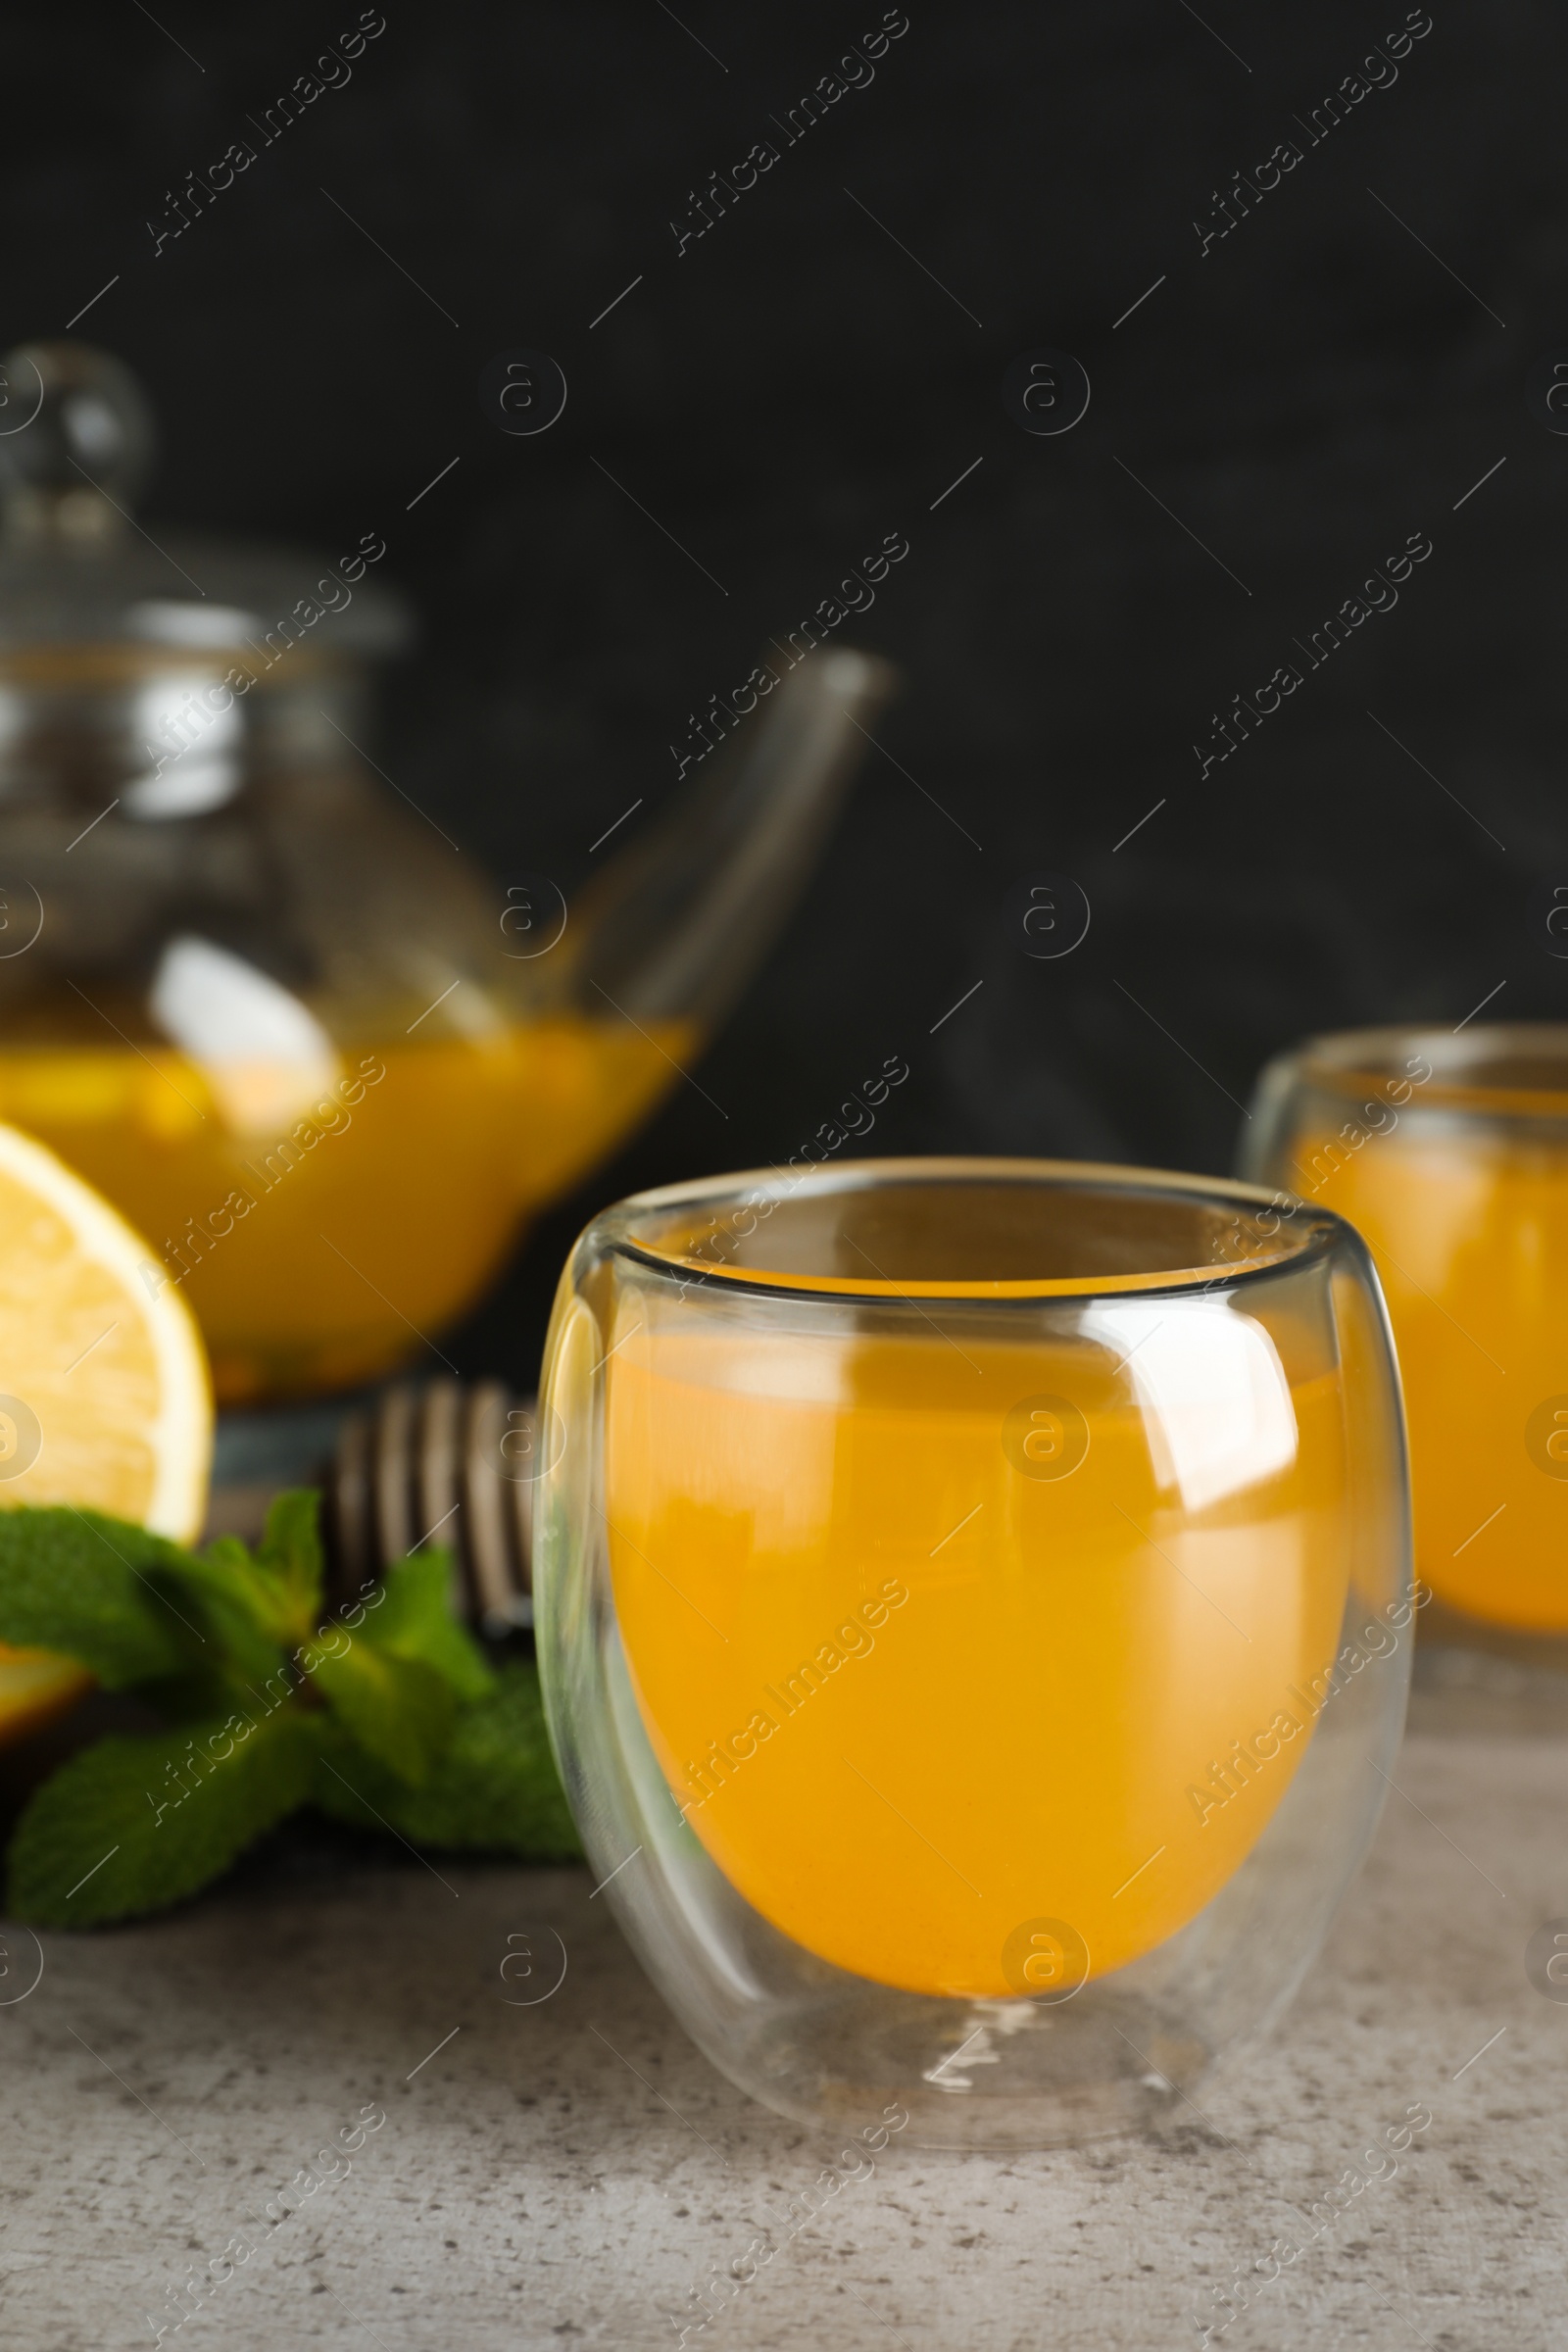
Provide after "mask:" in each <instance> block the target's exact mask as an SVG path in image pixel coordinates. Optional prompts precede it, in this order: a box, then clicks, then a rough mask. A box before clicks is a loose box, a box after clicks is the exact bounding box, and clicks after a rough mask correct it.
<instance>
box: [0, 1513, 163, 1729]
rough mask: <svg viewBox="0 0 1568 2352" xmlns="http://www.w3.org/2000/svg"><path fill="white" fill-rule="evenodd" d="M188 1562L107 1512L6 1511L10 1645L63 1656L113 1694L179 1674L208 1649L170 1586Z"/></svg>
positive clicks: (1, 1564)
mask: <svg viewBox="0 0 1568 2352" xmlns="http://www.w3.org/2000/svg"><path fill="white" fill-rule="evenodd" d="M185 1558H186V1555H185V1554H184V1553H183V1552H181V1551H180V1550H179V1549H178V1547H177V1546H176V1545H175V1544H170V1543H167V1542H166V1541H165V1539H164V1538H163V1537H162V1536H151V1535H149V1534H148V1533H147V1531H146V1529H145V1528H140V1527H132V1526H131V1525H129V1523H128V1522H126V1521H124V1520H121V1519H110V1518H107V1517H105V1516H104V1515H103V1514H102V1513H101V1512H98V1511H74V1510H71V1509H69V1508H64V1507H62V1508H54V1507H51V1508H47V1509H32V1508H26V1507H24V1508H22V1509H18V1510H0V1642H15V1643H16V1644H17V1646H18V1647H19V1648H23V1649H53V1650H59V1651H61V1652H62V1653H63V1654H64V1655H65V1656H66V1657H68V1658H75V1659H77V1660H79V1662H80V1663H81V1664H82V1665H83V1666H85V1667H87V1668H89V1669H90V1671H91V1672H92V1673H93V1674H95V1675H96V1676H97V1677H98V1680H99V1681H100V1682H101V1683H103V1684H104V1685H105V1687H106V1688H107V1689H109V1690H111V1691H121V1690H123V1689H124V1688H125V1686H126V1685H127V1684H128V1683H139V1682H145V1681H148V1680H150V1679H151V1678H153V1677H155V1676H161V1675H172V1674H176V1673H178V1672H179V1671H180V1670H181V1669H182V1668H185V1667H187V1666H188V1665H189V1664H190V1662H191V1660H192V1657H193V1655H194V1656H200V1654H201V1649H202V1646H203V1636H202V1629H201V1627H199V1626H198V1625H197V1624H196V1623H195V1622H194V1620H193V1619H192V1617H191V1613H190V1611H189V1609H188V1608H187V1609H185V1611H184V1612H183V1613H182V1612H181V1609H180V1606H179V1602H178V1596H177V1595H176V1594H172V1593H169V1592H168V1590H167V1587H166V1585H165V1582H164V1580H165V1577H166V1576H167V1573H168V1571H169V1570H170V1569H172V1568H178V1567H180V1566H182V1565H183V1564H184V1561H185Z"/></svg>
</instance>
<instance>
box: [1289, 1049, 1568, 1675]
mask: <svg viewBox="0 0 1568 2352" xmlns="http://www.w3.org/2000/svg"><path fill="white" fill-rule="evenodd" d="M1245 1151H1246V1165H1247V1169H1248V1172H1249V1173H1250V1174H1254V1175H1255V1176H1256V1177H1257V1178H1258V1180H1259V1181H1260V1182H1265V1183H1270V1184H1273V1185H1275V1186H1277V1187H1278V1188H1280V1189H1279V1206H1280V1209H1281V1210H1282V1211H1283V1212H1285V1213H1287V1214H1288V1213H1289V1211H1290V1203H1291V1201H1301V1202H1303V1203H1306V1204H1308V1206H1309V1207H1310V1208H1313V1209H1315V1208H1317V1207H1320V1206H1321V1207H1327V1208H1332V1209H1334V1210H1336V1211H1337V1212H1338V1214H1339V1215H1340V1216H1342V1217H1347V1218H1348V1219H1349V1221H1350V1222H1351V1223H1352V1224H1353V1225H1354V1226H1355V1227H1356V1229H1357V1231H1358V1232H1359V1233H1360V1234H1361V1235H1362V1236H1363V1238H1364V1239H1365V1241H1366V1242H1367V1244H1368V1245H1369V1247H1370V1249H1371V1251H1372V1254H1373V1258H1374V1261H1375V1263H1376V1265H1377V1270H1378V1273H1379V1275H1380V1276H1381V1278H1382V1283H1383V1288H1384V1291H1385V1293H1386V1295H1387V1298H1388V1303H1389V1314H1390V1318H1391V1320H1392V1322H1393V1325H1394V1336H1395V1340H1396V1342H1397V1348H1398V1353H1399V1364H1400V1371H1401V1374H1402V1377H1403V1383H1404V1400H1405V1409H1406V1412H1407V1415H1408V1418H1409V1430H1410V1472H1411V1485H1412V1491H1413V1495H1414V1506H1415V1565H1416V1571H1417V1574H1418V1576H1419V1577H1420V1578H1421V1580H1422V1582H1423V1584H1424V1585H1427V1586H1430V1588H1431V1590H1432V1592H1433V1593H1435V1594H1436V1595H1437V1598H1438V1600H1439V1601H1440V1602H1441V1603H1442V1604H1443V1605H1444V1607H1445V1608H1446V1609H1447V1610H1452V1611H1456V1612H1459V1613H1460V1615H1461V1616H1462V1617H1463V1618H1465V1619H1468V1620H1469V1621H1470V1624H1471V1630H1472V1632H1474V1633H1475V1634H1477V1635H1478V1636H1481V1638H1482V1639H1486V1638H1487V1635H1486V1633H1485V1631H1484V1629H1494V1630H1495V1629H1503V1628H1506V1629H1510V1630H1511V1633H1512V1635H1513V1637H1514V1638H1515V1639H1518V1638H1521V1637H1522V1638H1523V1639H1524V1640H1525V1641H1526V1642H1528V1643H1530V1644H1531V1645H1533V1646H1537V1647H1539V1648H1540V1650H1541V1654H1542V1655H1543V1656H1544V1655H1547V1654H1549V1652H1548V1650H1547V1648H1546V1644H1545V1642H1544V1641H1543V1640H1542V1638H1543V1637H1557V1638H1561V1637H1564V1636H1568V1026H1557V1025H1554V1024H1549V1023H1544V1022H1543V1023H1533V1022H1532V1023H1515V1024H1511V1025H1506V1026H1505V1025H1500V1024H1499V1025H1497V1026H1495V1027H1475V1028H1471V1027H1461V1028H1460V1029H1459V1031H1458V1032H1457V1033H1455V1032H1453V1031H1450V1030H1438V1031H1427V1030H1409V1031H1406V1030H1402V1029H1365V1030H1355V1031H1349V1032H1346V1033H1345V1034H1342V1035H1339V1036H1334V1037H1319V1038H1313V1039H1311V1040H1309V1041H1308V1043H1307V1044H1305V1045H1304V1046H1302V1047H1300V1048H1299V1050H1298V1051H1297V1052H1295V1053H1293V1054H1285V1055H1283V1056H1282V1057H1281V1058H1280V1059H1278V1060H1276V1061H1273V1062H1271V1063H1270V1064H1269V1066H1268V1068H1267V1069H1266V1070H1265V1071H1264V1073H1263V1075H1262V1078H1261V1080H1260V1081H1259V1086H1258V1092H1257V1097H1256V1099H1255V1101H1254V1104H1253V1109H1252V1115H1251V1118H1250V1124H1249V1130H1248V1135H1247V1141H1246V1147H1245ZM1449 1630H1450V1631H1462V1630H1463V1629H1462V1628H1461V1627H1458V1626H1457V1625H1455V1624H1453V1623H1452V1622H1451V1621H1450V1626H1449ZM1503 1639H1504V1640H1506V1639H1507V1637H1506V1636H1504V1637H1503Z"/></svg>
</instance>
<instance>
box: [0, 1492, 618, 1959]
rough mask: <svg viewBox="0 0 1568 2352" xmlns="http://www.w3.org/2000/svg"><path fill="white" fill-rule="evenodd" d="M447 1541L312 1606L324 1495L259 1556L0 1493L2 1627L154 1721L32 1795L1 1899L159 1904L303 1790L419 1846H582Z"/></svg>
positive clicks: (213, 1870)
mask: <svg viewBox="0 0 1568 2352" xmlns="http://www.w3.org/2000/svg"><path fill="white" fill-rule="evenodd" d="M451 1585H452V1563H451V1560H450V1557H449V1556H448V1555H447V1553H445V1552H444V1551H436V1550H431V1551H424V1552H419V1553H417V1554H415V1555H414V1556H412V1557H411V1558H408V1559H405V1560H400V1561H398V1562H396V1563H395V1564H394V1565H393V1566H392V1567H391V1568H389V1570H388V1571H387V1574H386V1576H385V1578H384V1579H383V1581H382V1583H381V1585H380V1586H378V1587H375V1588H373V1589H367V1591H366V1592H365V1593H362V1595H361V1597H360V1598H359V1599H358V1600H357V1601H355V1602H354V1603H352V1604H351V1605H349V1606H348V1607H347V1608H345V1609H343V1610H341V1611H339V1612H338V1613H337V1615H336V1616H333V1617H323V1610H322V1570H321V1548H320V1538H319V1526H318V1497H317V1496H316V1495H313V1494H310V1493H305V1492H300V1493H294V1494H288V1495H279V1496H278V1498H277V1500H276V1501H275V1502H274V1503H273V1505H272V1508H271V1511H270V1515H269V1518H268V1524H267V1532H266V1534H265V1536H264V1537H263V1540H262V1542H261V1543H260V1544H258V1545H257V1546H256V1548H255V1550H254V1551H252V1550H250V1549H248V1548H247V1546H246V1545H244V1544H240V1543H238V1542H237V1541H236V1540H235V1539H233V1538H232V1537H225V1538H222V1539H221V1540H220V1541H219V1542H217V1543H215V1544H210V1545H209V1546H208V1547H207V1549H206V1550H205V1551H203V1552H195V1551H189V1550H186V1549H184V1548H182V1547H181V1546H180V1545H178V1544H170V1543H168V1542H166V1541H165V1540H164V1539H163V1538H161V1537H157V1536H150V1535H148V1534H147V1533H146V1531H145V1530H144V1529H141V1528H137V1527H134V1526H131V1525H129V1524H128V1523H126V1522H124V1521H121V1520H116V1519H110V1518H106V1517H105V1516H103V1515H102V1514H100V1513H97V1512H90V1511H79V1512H78V1511H74V1510H69V1509H67V1510H62V1509H44V1510H32V1509H21V1510H10V1511H0V1642H14V1643H17V1644H18V1645H20V1646H23V1647H27V1648H39V1649H51V1650H55V1651H58V1652H60V1653H62V1654H63V1655H65V1656H67V1657H71V1658H74V1659H76V1660H78V1661H79V1662H80V1663H81V1664H82V1665H83V1666H85V1667H87V1668H88V1669H89V1671H90V1672H92V1673H93V1674H94V1675H96V1676H97V1678H98V1679H99V1681H100V1682H102V1683H103V1684H104V1685H105V1686H106V1688H108V1689H110V1690H115V1691H124V1690H133V1691H136V1692H137V1693H138V1694H139V1695H140V1696H142V1697H143V1698H145V1699H146V1700H147V1701H148V1702H149V1703H150V1704H151V1705H152V1706H153V1707H154V1708H155V1709H156V1711H157V1712H158V1713H159V1714H160V1715H161V1716H162V1717H163V1719H164V1723H165V1725H166V1727H167V1728H166V1729H164V1730H161V1731H159V1732H157V1733H153V1734H150V1735H148V1736H146V1737H143V1738H138V1739H123V1738H113V1739H107V1740H99V1741H98V1742H97V1744H96V1745H95V1746H93V1747H90V1748H87V1749H85V1750H84V1751H83V1752H82V1753H80V1754H79V1755H76V1756H74V1757H73V1758H72V1759H71V1760H70V1762H69V1763H67V1764H65V1765H63V1766H62V1767H61V1769H60V1770H59V1771H58V1772H56V1773H55V1774H54V1775H53V1777H52V1778H51V1779H50V1780H49V1781H47V1782H46V1783H45V1784H44V1786H43V1787H42V1788H41V1789H39V1790H38V1791H37V1792H36V1794H35V1795H34V1796H33V1797H32V1799H31V1800H30V1802H29V1803H28V1805H27V1807H26V1810H25V1813H24V1814H23V1816H22V1819H21V1821H20V1822H19V1824H18V1826H17V1829H16V1832H15V1835H14V1837H13V1838H12V1841H11V1847H10V1854H9V1880H8V1888H7V1907H8V1909H9V1911H10V1912H11V1914H12V1916H13V1917H15V1918H19V1919H24V1920H28V1921H30V1922H32V1923H33V1924H34V1925H35V1926H38V1927H86V1926H91V1925H96V1924H99V1923H102V1922H105V1921H108V1920H113V1919H123V1918H128V1917H130V1916H132V1915H134V1914H136V1913H140V1912H147V1911H156V1910H161V1909H163V1908H165V1907H166V1906H167V1905H169V1904H171V1903H173V1902H178V1901H180V1900H181V1899H183V1898H184V1897H185V1896H187V1895H190V1894H193V1893H195V1892H196V1891H197V1889H198V1888H200V1887H204V1886H206V1885H208V1884H209V1883H210V1882H211V1881H212V1880H213V1879H215V1878H216V1877H218V1876H219V1875H220V1874H221V1872H222V1871H224V1870H226V1869H227V1868H228V1866H229V1865H230V1864H231V1863H232V1862H233V1861H234V1860H235V1859H236V1858H237V1857H238V1856H239V1855H240V1854H241V1853H242V1852H243V1851H244V1850H245V1848H246V1847H247V1846H248V1845H250V1844H252V1843H253V1842H254V1840H255V1839H256V1838H259V1837H261V1836H262V1835H263V1834H264V1833H265V1832H266V1831H267V1830H270V1829H271V1828H273V1827H274V1826H275V1825H276V1824H277V1823H278V1822H280V1821H282V1820H284V1819H286V1818H287V1816H288V1815H289V1814H290V1813H293V1812H295V1811H297V1810H298V1809H299V1808H300V1807H301V1806H302V1805H305V1804H307V1803H313V1804H315V1805H316V1806H317V1807H318V1808H319V1810H320V1811H322V1812H324V1813H327V1814H330V1815H331V1816H332V1817H333V1818H334V1819H336V1820H338V1821H342V1822H346V1823H349V1824H351V1825H352V1826H354V1827H356V1828H363V1829H368V1830H377V1829H379V1830H383V1831H384V1830H386V1829H391V1830H393V1831H395V1832H397V1833H398V1835H400V1836H402V1837H404V1838H409V1839H410V1840H411V1841H413V1842H415V1843H426V1844H436V1845H453V1846H460V1847H469V1848H475V1847H490V1848H499V1849H502V1850H507V1851H511V1852H514V1853H518V1854H523V1855H527V1856H531V1857H538V1858H543V1857H545V1856H549V1857H551V1858H557V1857H565V1856H569V1855H574V1854H575V1853H576V1852H577V1851H578V1850H579V1848H578V1845H577V1840H576V1836H575V1832H574V1831H573V1829H572V1825H571V1819H570V1815H569V1814H568V1812H567V1810H566V1805H565V1799H564V1796H563V1794H562V1790H561V1784H560V1782H559V1780H558V1778H557V1775H556V1770H555V1765H554V1761H553V1759H552V1757H551V1754H550V1749H549V1744H548V1741H547V1740H546V1738H545V1735H544V1725H543V1715H542V1710H541V1706H540V1700H539V1687H538V1676H537V1673H536V1671H535V1669H534V1668H533V1667H532V1666H531V1665H527V1664H523V1663H520V1662H515V1663H513V1664H510V1665H508V1666H506V1667H505V1668H503V1669H502V1671H501V1672H500V1674H497V1673H496V1672H495V1671H494V1670H493V1669H492V1667H491V1666H490V1664H489V1662H488V1660H487V1659H486V1657H485V1655H484V1653H483V1651H482V1650H481V1649H480V1648H479V1646H478V1644H477V1643H476V1642H474V1641H473V1639H472V1638H471V1636H470V1635H469V1634H468V1633H467V1632H466V1629H465V1628H464V1627H463V1626H462V1625H461V1624H460V1623H459V1622H458V1620H457V1619H456V1617H455V1616H454V1615H453V1613H452V1608H451V1603H450V1593H451Z"/></svg>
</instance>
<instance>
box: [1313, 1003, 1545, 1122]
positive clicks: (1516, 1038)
mask: <svg viewBox="0 0 1568 2352" xmlns="http://www.w3.org/2000/svg"><path fill="white" fill-rule="evenodd" d="M1399 1054H1405V1055H1409V1054H1415V1055H1416V1056H1417V1057H1418V1058H1420V1059H1422V1060H1425V1061H1427V1062H1429V1063H1430V1065H1431V1067H1430V1071H1429V1075H1428V1076H1427V1077H1426V1078H1425V1079H1418V1080H1415V1081H1413V1082H1412V1084H1413V1087H1414V1089H1415V1090H1417V1093H1416V1100H1414V1101H1412V1102H1411V1103H1409V1104H1408V1105H1401V1107H1409V1108H1412V1109H1413V1108H1415V1107H1417V1103H1419V1105H1420V1106H1421V1107H1423V1108H1425V1109H1429V1110H1455V1109H1458V1110H1464V1109H1469V1110H1480V1111H1487V1112H1491V1113H1495V1114H1506V1115H1510V1116H1515V1117H1520V1116H1522V1117H1526V1118H1528V1117H1531V1116H1535V1117H1542V1118H1558V1119H1561V1118H1568V1021H1483V1022H1476V1023H1475V1024H1474V1026H1471V1025H1470V1024H1469V1023H1468V1022H1461V1023H1460V1024H1459V1026H1458V1028H1457V1029H1440V1028H1433V1027H1429V1026H1425V1025H1423V1024H1421V1023H1417V1022H1409V1023H1402V1022H1386V1023H1377V1024H1374V1025H1372V1026H1369V1027H1367V1028H1364V1029H1332V1030H1327V1031H1325V1032H1323V1033H1322V1034H1321V1035H1320V1036H1314V1037H1308V1038H1303V1039H1302V1041H1301V1042H1300V1044H1299V1045H1297V1046H1294V1047H1292V1048H1291V1050H1290V1051H1289V1052H1288V1053H1286V1054H1283V1055H1282V1056H1281V1057H1280V1061H1279V1063H1278V1064H1276V1065H1274V1066H1276V1067H1283V1068H1284V1069H1286V1070H1288V1071H1290V1072H1291V1073H1292V1074H1293V1075H1295V1076H1297V1077H1299V1078H1300V1079H1302V1080H1304V1081H1305V1082H1306V1083H1307V1084H1309V1085H1317V1086H1321V1087H1322V1088H1323V1089H1324V1090H1325V1091H1326V1092H1332V1093H1333V1094H1336V1095H1341V1096H1345V1097H1346V1098H1348V1097H1350V1096H1351V1095H1355V1094H1359V1093H1360V1092H1362V1090H1363V1089H1364V1090H1366V1091H1367V1092H1369V1093H1375V1092H1376V1090H1377V1089H1378V1088H1379V1087H1381V1086H1384V1085H1386V1084H1387V1083H1388V1082H1389V1080H1390V1079H1391V1078H1394V1077H1397V1078H1398V1079H1399V1080H1400V1082H1401V1083H1402V1082H1403V1075H1404V1074H1403V1073H1402V1072H1397V1071H1396V1069H1395V1067H1394V1064H1395V1062H1396V1058H1397V1055H1399ZM1531 1062H1536V1063H1541V1064H1544V1065H1550V1064H1555V1065H1556V1067H1557V1070H1558V1071H1560V1083H1548V1084H1545V1085H1542V1084H1532V1083H1528V1082H1521V1076H1520V1072H1519V1065H1520V1064H1528V1063H1531ZM1510 1063H1512V1064H1513V1065H1514V1069H1513V1073H1512V1075H1510V1076H1494V1075H1489V1072H1495V1071H1497V1070H1499V1068H1503V1069H1505V1068H1506V1067H1507V1065H1508V1064H1510Z"/></svg>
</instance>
